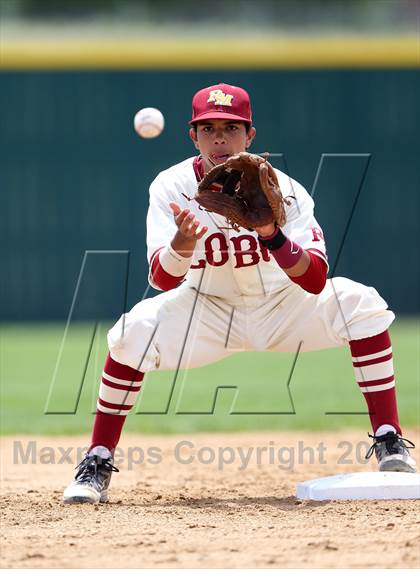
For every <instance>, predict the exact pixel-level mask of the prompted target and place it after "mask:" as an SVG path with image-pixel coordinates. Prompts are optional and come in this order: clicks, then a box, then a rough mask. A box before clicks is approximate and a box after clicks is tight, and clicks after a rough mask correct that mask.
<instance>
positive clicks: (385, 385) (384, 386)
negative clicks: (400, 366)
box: [360, 380, 395, 393]
mask: <svg viewBox="0 0 420 569" xmlns="http://www.w3.org/2000/svg"><path fill="white" fill-rule="evenodd" d="M394 385H395V380H393V381H390V382H389V383H383V384H382V385H372V386H371V387H361V388H360V391H363V393H371V392H372V391H385V389H391V387H394Z"/></svg>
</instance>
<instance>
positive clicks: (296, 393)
mask: <svg viewBox="0 0 420 569" xmlns="http://www.w3.org/2000/svg"><path fill="white" fill-rule="evenodd" d="M92 329H93V327H92V325H90V324H86V323H85V324H78V325H73V326H72V327H71V330H70V332H69V334H68V337H67V340H66V343H65V346H64V350H63V357H62V359H61V363H60V365H59V366H58V368H57V376H56V381H55V384H54V385H53V388H52V394H51V398H50V401H49V404H48V410H49V414H46V413H45V409H46V405H47V399H48V394H49V391H50V389H51V383H52V378H53V376H54V369H55V367H56V361H57V358H58V354H59V350H60V344H61V341H62V338H63V332H64V325H61V324H50V325H45V324H34V325H3V327H2V329H1V343H0V350H1V351H0V358H1V360H0V372H1V432H2V434H14V433H27V434H30V433H38V434H42V433H45V434H46V433H50V434H52V433H55V434H66V433H67V434H70V433H81V432H86V431H90V428H91V424H92V420H93V414H92V413H93V411H94V408H95V401H96V395H97V389H98V384H99V378H100V373H101V369H102V365H103V361H104V357H105V354H106V351H107V350H106V330H107V326H106V325H105V324H102V325H101V326H100V327H99V328H98V330H97V334H96V336H95V341H94V342H93V345H92V350H91V354H90V359H89V363H88V365H87V367H86V374H85V379H84V383H83V387H82V389H81V395H80V401H79V405H78V406H77V412H74V409H75V407H76V405H75V403H76V401H77V394H78V390H79V387H80V385H81V378H82V377H83V372H84V367H85V362H86V360H87V354H88V352H89V346H90V340H91V337H92ZM391 333H392V338H393V344H394V358H395V369H396V376H397V391H398V401H399V409H400V418H401V421H402V423H403V425H404V426H414V425H418V423H419V403H420V394H419V363H420V341H419V340H420V335H419V324H418V320H415V319H405V320H400V321H399V322H397V323H396V324H394V325H393V327H392V330H391ZM293 358H294V355H293V354H274V353H243V354H235V355H233V356H231V357H230V358H227V359H225V360H223V361H221V362H218V363H216V364H213V365H211V366H207V367H204V368H200V369H195V370H189V371H181V372H180V373H179V375H178V377H177V379H176V381H175V383H174V373H173V372H154V373H150V374H148V376H147V377H146V379H145V382H144V387H143V389H142V393H141V397H140V399H139V403H138V405H137V408H136V413H133V412H132V413H131V415H130V416H129V418H128V420H127V424H126V430H129V431H139V432H150V433H151V432H162V433H175V432H191V431H216V430H219V431H236V430H258V429H259V430H268V429H274V430H283V429H308V430H324V429H327V430H330V429H342V428H349V427H360V428H362V429H364V430H368V427H369V421H368V417H367V416H366V415H360V414H353V415H351V414H350V415H348V414H346V415H340V414H338V415H326V412H331V411H333V412H336V413H343V412H353V413H363V412H365V411H366V408H365V403H364V399H363V397H362V395H361V394H360V392H359V389H358V387H357V385H356V384H355V380H354V377H353V371H352V366H351V360H350V357H349V353H348V350H347V348H342V349H336V350H324V351H322V352H314V353H308V354H301V355H300V356H299V358H298V360H297V363H296V367H295V370H294V373H293V376H292V380H291V382H290V392H291V396H292V398H293V404H294V408H295V413H293V407H292V403H291V400H290V397H289V392H288V389H287V381H288V377H289V374H290V371H291V366H292V362H293ZM173 384H174V389H173V394H172V397H171V398H170V397H169V396H170V392H171V389H172V385H173ZM218 386H237V387H238V389H236V390H235V389H221V390H219V393H218V396H217V399H216V404H215V409H214V412H212V403H213V400H214V395H215V392H216V388H217V387H218ZM167 405H169V409H168V412H167V413H166V407H167ZM231 411H233V412H234V413H237V414H232V413H231ZM250 412H252V414H250ZM279 413H283V414H279Z"/></svg>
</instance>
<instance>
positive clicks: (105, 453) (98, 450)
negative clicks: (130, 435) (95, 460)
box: [89, 446, 112, 460]
mask: <svg viewBox="0 0 420 569" xmlns="http://www.w3.org/2000/svg"><path fill="white" fill-rule="evenodd" d="M94 454H96V456H100V457H101V458H102V459H103V460H106V459H107V458H111V457H112V454H111V452H110V451H109V449H107V448H106V447H103V446H97V447H93V448H92V449H91V450H90V451H89V456H93V455H94Z"/></svg>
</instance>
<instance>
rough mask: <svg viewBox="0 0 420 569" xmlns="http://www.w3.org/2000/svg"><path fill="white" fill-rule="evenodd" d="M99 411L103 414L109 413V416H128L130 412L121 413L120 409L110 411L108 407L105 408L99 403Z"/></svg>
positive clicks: (97, 406)
mask: <svg viewBox="0 0 420 569" xmlns="http://www.w3.org/2000/svg"><path fill="white" fill-rule="evenodd" d="M96 408H97V409H98V411H101V412H102V413H108V414H109V415H128V413H129V411H128V410H127V411H121V410H120V409H108V407H104V406H103V405H101V404H100V403H99V402H98V403H97V405H96Z"/></svg>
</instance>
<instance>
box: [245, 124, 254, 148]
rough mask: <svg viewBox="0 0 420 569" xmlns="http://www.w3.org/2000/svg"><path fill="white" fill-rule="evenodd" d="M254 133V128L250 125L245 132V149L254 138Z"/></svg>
mask: <svg viewBox="0 0 420 569" xmlns="http://www.w3.org/2000/svg"><path fill="white" fill-rule="evenodd" d="M256 134H257V130H256V128H255V127H253V126H251V128H250V129H249V130H248V132H247V133H246V143H245V146H246V148H247V149H248V148H249V147H250V146H251V144H252V141H253V140H254V138H255V135H256Z"/></svg>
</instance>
